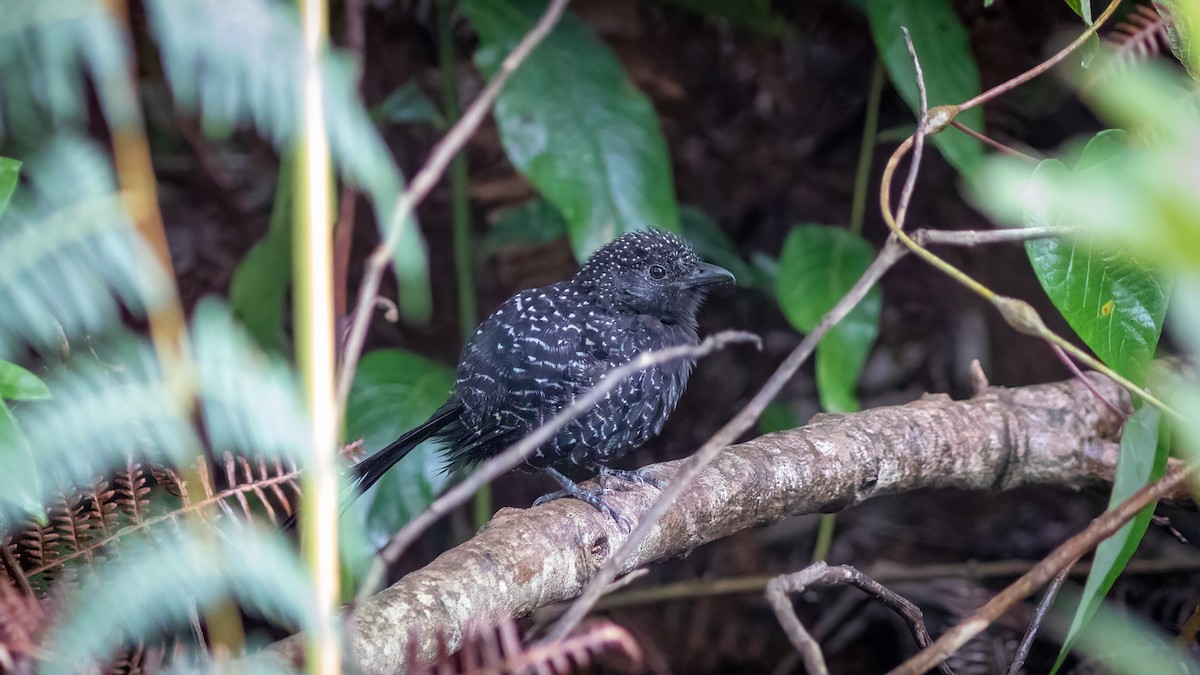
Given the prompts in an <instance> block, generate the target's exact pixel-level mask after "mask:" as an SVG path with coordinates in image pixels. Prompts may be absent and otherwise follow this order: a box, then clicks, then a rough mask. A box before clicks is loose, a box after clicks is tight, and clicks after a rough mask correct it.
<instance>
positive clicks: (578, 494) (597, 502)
mask: <svg viewBox="0 0 1200 675" xmlns="http://www.w3.org/2000/svg"><path fill="white" fill-rule="evenodd" d="M546 473H548V474H550V477H551V478H553V479H554V480H555V481H557V482H558V484H559V485H561V486H562V488H563V489H561V490H559V491H558V492H551V493H550V494H548V495H542V496H541V497H538V498H537V500H536V501H535V502H533V505H534V506H537V505H539V504H545V503H546V502H549V501H553V500H555V499H562V498H563V497H574V498H576V499H578V500H579V501H581V502H586V503H588V504H590V505H591V506H592V507H593V508H595V509H596V510H597V511H599V512H601V513H603V514H606V515H608V516H609V517H610V518H612V519H613V520H615V521H617V525H619V526H620V527H621V529H622V530H624V531H626V532H629V531H631V530H633V521H631V520H630V519H629V518H628V517H627V516H626V515H625V514H623V513H621V512H620V511H618V510H617V509H616V508H614V507H613V506H612V505H611V504H609V503H608V502H606V501H604V495H607V494H612V490H608V489H605V488H600V489H599V490H584V489H583V488H581V487H579V486H578V485H577V484H576V483H575V481H573V480H571V479H570V478H567V477H566V476H564V475H563V474H562V473H560V472H558V471H556V470H554V469H551V468H549V467H547V468H546Z"/></svg>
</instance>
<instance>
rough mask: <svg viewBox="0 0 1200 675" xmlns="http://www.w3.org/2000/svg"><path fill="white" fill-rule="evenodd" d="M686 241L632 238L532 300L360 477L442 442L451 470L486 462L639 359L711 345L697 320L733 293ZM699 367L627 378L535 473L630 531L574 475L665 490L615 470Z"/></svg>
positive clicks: (680, 363) (509, 306)
mask: <svg viewBox="0 0 1200 675" xmlns="http://www.w3.org/2000/svg"><path fill="white" fill-rule="evenodd" d="M732 281H733V275H732V274H730V273H729V272H728V271H726V270H724V269H722V268H720V267H717V266H715V265H709V264H707V263H704V262H701V261H700V259H699V258H697V257H696V254H695V252H694V251H693V250H692V248H691V247H690V246H689V245H688V244H687V243H686V242H684V241H683V240H681V239H679V238H678V237H676V236H674V235H672V234H668V233H665V232H661V231H657V230H650V231H640V232H631V233H629V234H626V235H624V236H622V237H620V238H619V239H616V240H615V241H613V242H610V243H609V244H607V245H605V246H604V247H602V248H601V249H599V250H598V251H596V252H595V253H594V254H593V255H592V256H591V257H590V258H588V260H587V262H585V263H584V264H583V267H582V268H581V269H580V270H579V272H578V273H577V274H576V275H575V276H574V277H573V278H571V279H570V280H568V281H562V282H559V283H556V284H552V285H550V286H546V287H545V288H536V289H533V290H528V291H522V292H520V293H518V294H517V295H515V296H513V297H511V298H509V299H508V301H506V302H505V303H504V304H503V305H501V306H500V308H499V309H497V310H496V311H495V312H494V313H493V314H492V315H491V316H490V317H488V319H487V320H486V321H484V322H483V324H482V325H480V326H479V329H478V330H477V331H475V334H474V335H473V336H472V337H471V339H470V341H469V342H468V344H467V346H466V348H465V349H464V350H463V353H462V357H461V358H460V360H459V364H458V373H457V379H456V381H455V383H454V390H453V392H452V393H451V395H450V400H448V401H446V404H445V405H443V406H442V407H441V408H439V409H438V411H437V412H435V413H434V414H433V416H432V417H430V418H429V420H428V421H426V422H425V423H424V424H422V425H420V426H419V427H417V428H415V429H413V430H412V431H409V432H408V433H406V434H404V435H403V436H401V437H400V438H398V439H396V440H395V441H394V442H393V443H392V444H391V445H388V446H387V447H386V448H384V449H383V450H380V451H379V452H378V453H376V454H375V455H373V456H371V457H369V458H367V459H366V460H363V461H362V462H360V463H359V464H358V465H356V466H355V467H354V473H355V474H356V477H357V487H358V488H359V489H360V490H366V489H367V488H369V487H371V486H372V485H374V484H375V482H376V481H378V480H379V479H380V478H381V477H382V476H383V474H384V473H386V472H387V470H388V469H390V468H391V467H392V466H393V465H395V463H396V462H398V461H400V459H401V458H402V457H404V456H405V455H406V454H408V453H409V451H411V450H412V449H413V448H415V447H416V446H417V445H418V444H420V443H421V442H423V441H425V440H428V439H431V438H432V439H436V440H439V441H442V442H443V443H444V444H445V445H444V449H443V455H444V457H445V459H446V470H447V471H453V470H455V469H459V468H462V467H468V466H471V465H473V464H476V463H478V462H482V461H484V460H486V459H488V458H489V457H492V456H493V455H496V454H498V453H500V452H501V451H503V450H504V449H505V448H507V447H508V446H510V445H512V444H513V443H515V442H517V441H518V440H520V439H521V437H523V436H525V435H526V434H528V433H530V432H531V431H533V430H534V429H536V428H537V427H538V426H540V425H541V424H542V423H543V422H545V421H546V420H549V419H550V418H551V417H553V416H554V415H555V414H557V413H558V412H559V411H560V410H561V409H563V408H564V407H566V406H569V405H570V404H571V402H572V401H573V400H574V399H575V398H576V397H578V396H581V395H583V394H584V393H586V392H587V391H588V390H589V389H591V388H592V387H593V386H595V385H596V384H597V383H598V382H599V381H600V379H601V376H602V375H604V373H605V372H607V371H609V370H611V369H613V368H616V367H618V366H620V365H622V364H624V363H626V362H628V361H630V360H631V359H633V358H635V357H636V356H637V355H638V354H639V353H641V352H644V351H647V350H653V349H662V348H665V347H672V346H676V345H695V344H699V337H698V335H697V332H696V313H697V312H698V311H699V309H700V305H701V303H702V302H703V300H704V297H705V295H706V294H707V292H708V290H709V288H710V287H712V286H713V285H716V284H720V283H724V282H732ZM693 365H695V364H694V362H693V361H692V360H690V359H676V360H674V361H670V362H668V363H664V364H661V365H656V366H651V367H650V368H647V369H645V370H642V371H640V372H638V373H637V374H636V375H633V376H632V377H630V378H628V379H626V380H625V381H624V382H622V383H621V384H620V385H618V386H617V387H616V388H615V389H613V390H612V391H610V392H609V393H608V395H607V396H605V397H604V398H603V399H601V400H600V402H599V403H597V404H596V405H595V406H594V407H592V408H591V409H590V410H588V411H587V412H585V413H583V414H582V415H580V416H579V417H576V418H575V419H574V420H573V421H572V422H570V423H569V424H567V425H566V426H565V427H564V428H563V429H562V430H561V431H559V432H558V434H557V435H555V436H554V438H553V439H552V440H551V441H550V442H548V443H546V444H545V445H543V446H542V447H540V448H538V449H537V451H535V452H534V454H533V455H531V456H530V457H529V459H528V460H527V463H528V464H529V465H530V466H531V467H532V468H534V469H541V470H543V471H545V472H546V473H548V474H549V475H550V476H551V477H552V478H554V479H555V480H556V481H558V483H559V484H560V485H561V486H562V488H563V490H562V492H558V493H555V494H553V495H547V496H546V497H543V498H542V499H540V500H538V501H539V503H540V502H541V501H543V500H545V499H547V498H554V497H559V496H567V495H570V496H574V497H576V498H578V499H581V500H583V501H585V502H587V503H588V504H591V505H592V506H594V507H596V508H597V509H599V510H600V511H602V512H604V513H607V514H609V515H610V516H612V517H613V518H614V519H616V520H617V522H618V523H620V524H621V525H622V526H623V527H625V528H626V529H628V528H629V525H630V523H629V520H628V519H627V518H625V517H624V516H623V515H622V514H620V513H618V512H617V511H616V510H615V509H614V508H613V507H612V506H610V505H609V504H608V503H606V502H605V500H604V498H603V494H604V491H603V490H585V489H583V488H581V487H579V486H578V485H576V484H575V483H574V482H573V481H572V480H571V479H570V478H569V477H568V476H567V475H566V474H570V473H575V472H576V471H577V470H588V471H591V472H597V473H600V474H602V475H605V476H616V477H621V478H624V479H627V480H639V481H643V482H649V483H652V484H658V483H657V481H656V480H655V479H653V478H651V477H649V476H646V475H643V474H641V473H639V472H636V471H620V470H616V469H612V468H609V466H608V465H609V463H610V462H612V461H614V460H616V459H617V458H619V457H621V456H622V455H624V454H625V453H626V452H628V451H630V450H633V449H634V448H637V447H638V446H640V445H642V444H643V443H645V442H646V441H647V440H649V439H650V438H652V437H653V436H656V435H657V434H658V433H659V432H660V431H662V427H663V423H664V422H665V421H666V419H667V416H668V415H670V414H671V411H672V410H674V408H675V404H676V403H678V402H679V397H680V395H681V394H682V393H683V389H684V387H685V386H686V385H687V380H688V374H689V373H690V372H691V370H692V366H693Z"/></svg>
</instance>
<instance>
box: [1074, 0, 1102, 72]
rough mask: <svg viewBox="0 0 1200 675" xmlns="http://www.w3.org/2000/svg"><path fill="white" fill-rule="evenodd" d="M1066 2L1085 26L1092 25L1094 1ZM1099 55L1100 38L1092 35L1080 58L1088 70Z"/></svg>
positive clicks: (1075, 0) (1081, 49)
mask: <svg viewBox="0 0 1200 675" xmlns="http://www.w3.org/2000/svg"><path fill="white" fill-rule="evenodd" d="M1066 2H1067V6H1068V7H1070V8H1071V11H1072V12H1075V13H1076V14H1078V15H1079V18H1081V19H1083V22H1084V23H1085V24H1087V25H1088V26H1090V25H1092V0H1066ZM1098 53H1100V36H1099V35H1098V34H1097V33H1092V34H1091V36H1089V37H1088V39H1087V42H1085V43H1084V44H1083V47H1081V48H1080V49H1079V58H1080V61H1081V62H1082V64H1083V66H1084V67H1085V68H1086V67H1087V66H1088V65H1089V64H1090V63H1091V62H1092V59H1094V58H1096V54H1098Z"/></svg>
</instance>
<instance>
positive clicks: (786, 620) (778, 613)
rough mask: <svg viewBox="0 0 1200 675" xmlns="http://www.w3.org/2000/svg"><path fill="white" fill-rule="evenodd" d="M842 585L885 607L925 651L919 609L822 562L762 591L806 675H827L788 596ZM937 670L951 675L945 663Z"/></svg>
mask: <svg viewBox="0 0 1200 675" xmlns="http://www.w3.org/2000/svg"><path fill="white" fill-rule="evenodd" d="M846 585H849V586H854V587H855V588H858V589H859V590H861V591H862V592H864V593H866V594H868V595H871V596H874V597H875V598H876V599H877V600H879V601H880V602H882V603H883V604H884V606H885V607H887V608H888V609H890V610H892V611H893V612H895V613H897V614H899V615H900V616H901V617H903V618H904V620H905V622H907V623H908V627H909V629H910V630H911V631H912V634H913V638H914V639H915V640H916V641H917V646H919V647H922V648H925V647H928V646H929V645H930V644H931V643H932V642H933V640H931V639H930V637H929V631H928V630H927V629H926V628H925V620H924V618H923V617H922V615H921V610H920V608H918V607H917V606H916V605H914V604H913V603H912V602H910V601H909V600H908V599H907V598H905V597H904V596H902V595H900V594H899V593H896V592H895V591H893V590H891V589H889V588H887V587H886V586H884V585H883V584H881V583H879V582H877V581H875V580H874V579H872V578H870V577H868V576H867V575H865V574H863V573H862V572H860V571H858V570H857V569H855V568H853V567H851V566H850V565H839V566H837V567H830V566H828V565H826V564H825V563H824V562H821V561H817V562H815V563H813V564H811V565H809V566H808V567H806V568H804V569H802V570H800V571H799V572H796V573H794V574H784V575H782V576H777V577H775V578H774V579H771V581H770V582H768V583H767V591H766V595H767V600H768V601H769V602H770V603H771V608H772V609H774V610H775V617H776V618H777V619H779V624H780V625H781V626H783V629H784V632H786V633H787V636H788V639H789V640H791V642H792V645H794V646H795V647H796V649H797V650H799V651H800V655H801V656H802V657H803V659H804V666H805V668H806V669H807V670H808V672H809V673H810V674H814V673H820V674H823V675H828V673H829V669H828V668H827V667H826V665H825V657H824V655H823V654H822V653H821V646H820V645H819V644H817V641H816V640H814V639H813V637H812V635H810V634H809V632H808V631H807V630H805V628H804V624H802V623H800V619H799V618H798V617H797V616H796V610H795V609H794V608H793V607H792V600H791V598H790V597H788V595H789V594H791V593H803V592H804V591H805V590H807V589H809V588H812V587H814V586H846ZM938 670H940V671H941V672H942V673H944V674H945V675H954V673H953V672H951V670H950V668H949V667H948V666H947V665H946V664H945V663H941V664H938Z"/></svg>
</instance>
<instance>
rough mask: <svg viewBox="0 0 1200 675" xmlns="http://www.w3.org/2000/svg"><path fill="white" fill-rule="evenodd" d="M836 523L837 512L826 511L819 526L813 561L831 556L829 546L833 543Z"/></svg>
mask: <svg viewBox="0 0 1200 675" xmlns="http://www.w3.org/2000/svg"><path fill="white" fill-rule="evenodd" d="M836 524H837V516H836V514H833V513H826V514H823V515H822V516H821V524H820V525H819V526H818V527H817V543H816V545H815V546H813V556H812V559H813V562H819V561H822V560H826V559H827V558H829V547H830V546H832V545H833V528H834V525H836Z"/></svg>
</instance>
